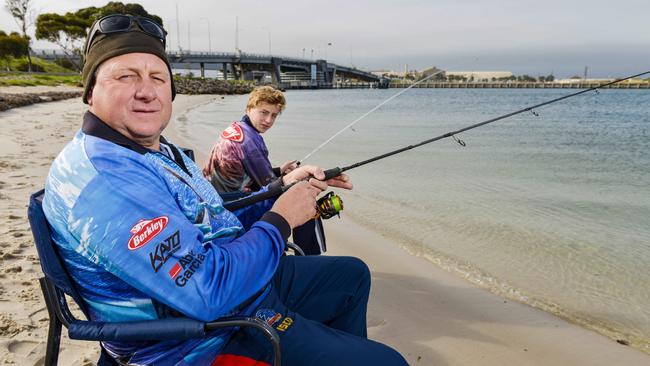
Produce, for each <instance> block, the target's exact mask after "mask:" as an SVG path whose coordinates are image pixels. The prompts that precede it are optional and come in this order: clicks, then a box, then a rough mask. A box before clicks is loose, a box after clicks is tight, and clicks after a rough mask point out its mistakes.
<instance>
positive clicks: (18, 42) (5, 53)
mask: <svg viewBox="0 0 650 366" xmlns="http://www.w3.org/2000/svg"><path fill="white" fill-rule="evenodd" d="M28 53H29V40H28V39H27V38H25V37H23V36H21V35H20V34H18V33H17V32H11V34H9V35H7V33H5V32H3V31H0V58H1V59H4V60H5V61H6V64H7V70H9V60H10V58H11V57H21V56H25V55H26V54H28Z"/></svg>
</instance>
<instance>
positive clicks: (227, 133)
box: [221, 122, 244, 142]
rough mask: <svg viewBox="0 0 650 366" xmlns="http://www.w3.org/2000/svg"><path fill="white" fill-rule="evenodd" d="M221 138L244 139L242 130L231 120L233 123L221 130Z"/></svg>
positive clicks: (237, 140)
mask: <svg viewBox="0 0 650 366" xmlns="http://www.w3.org/2000/svg"><path fill="white" fill-rule="evenodd" d="M221 138H222V139H226V140H230V141H234V142H242V141H244V131H242V129H241V127H239V125H238V124H237V123H234V122H233V124H231V125H230V126H228V128H226V129H225V130H223V132H222V133H221Z"/></svg>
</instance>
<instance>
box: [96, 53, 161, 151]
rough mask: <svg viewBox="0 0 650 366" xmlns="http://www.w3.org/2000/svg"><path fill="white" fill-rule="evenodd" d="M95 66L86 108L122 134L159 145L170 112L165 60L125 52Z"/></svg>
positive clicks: (146, 54)
mask: <svg viewBox="0 0 650 366" xmlns="http://www.w3.org/2000/svg"><path fill="white" fill-rule="evenodd" d="M97 70H98V72H97V77H96V81H95V86H94V87H93V89H92V91H91V93H90V96H89V97H88V105H90V108H89V110H90V111H91V112H92V113H93V114H95V115H96V116H97V117H99V118H100V119H101V120H102V121H104V122H106V124H108V125H109V126H111V127H112V128H114V129H115V130H117V131H118V132H119V133H121V134H122V135H124V136H126V137H128V138H130V139H131V140H133V141H135V142H137V143H139V144H140V145H142V146H144V147H148V148H151V149H159V146H160V145H159V143H160V134H161V133H162V131H163V130H164V129H165V127H166V126H167V123H169V118H170V116H171V112H172V90H171V80H170V75H169V69H168V68H167V65H166V64H165V62H164V61H163V60H161V59H160V58H159V57H158V56H155V55H152V54H150V53H127V54H125V55H120V56H116V57H113V58H110V59H108V60H106V61H104V62H103V63H102V64H101V65H100V66H99V68H98V69H97Z"/></svg>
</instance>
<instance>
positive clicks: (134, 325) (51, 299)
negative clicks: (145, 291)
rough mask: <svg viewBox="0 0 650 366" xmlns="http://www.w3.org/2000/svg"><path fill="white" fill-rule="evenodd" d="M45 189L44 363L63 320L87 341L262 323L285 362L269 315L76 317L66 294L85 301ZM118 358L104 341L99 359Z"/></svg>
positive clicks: (38, 209)
mask: <svg viewBox="0 0 650 366" xmlns="http://www.w3.org/2000/svg"><path fill="white" fill-rule="evenodd" d="M44 193H45V190H40V191H39V192H36V193H34V194H33V195H32V196H31V197H30V200H29V209H28V216H29V224H30V226H31V228H32V234H33V235H34V242H35V244H36V249H37V250H38V256H39V258H40V261H41V268H42V269H43V273H44V274H45V276H44V277H42V278H40V279H39V281H40V283H41V289H42V290H43V297H44V298H45V303H46V305H47V311H48V313H49V317H50V327H49V331H48V337H47V350H46V354H45V365H46V366H50V365H53V366H56V364H57V362H58V355H59V346H60V340H61V326H62V325H63V326H65V327H66V328H68V336H69V337H70V339H77V340H86V341H161V340H169V339H176V340H179V339H180V340H182V339H190V338H201V337H205V336H206V334H207V333H208V332H210V331H212V330H215V329H217V328H224V327H253V328H257V329H259V330H260V331H261V332H262V333H263V334H264V335H265V336H266V338H267V339H268V340H269V341H270V342H271V344H272V346H273V352H274V358H273V364H274V365H280V364H281V362H280V359H281V355H280V339H279V337H278V335H277V333H276V332H275V330H274V329H273V328H272V327H270V326H269V325H268V324H267V323H265V322H264V321H261V320H259V319H257V318H251V317H232V318H223V319H220V320H219V321H215V322H201V321H198V320H194V319H189V318H167V319H159V320H148V321H138V322H110V323H106V322H94V321H86V320H79V319H76V318H75V317H74V315H73V314H72V312H71V311H70V309H69V308H68V303H67V300H66V295H67V296H70V297H71V298H72V299H73V300H74V301H75V302H76V303H77V305H78V306H79V307H80V308H81V310H82V311H83V313H84V315H85V316H86V318H88V312H87V309H86V307H85V305H84V304H85V303H84V301H83V299H82V298H81V296H80V295H79V293H78V292H77V290H76V288H75V285H74V283H73V281H72V279H71V278H70V275H69V274H68V272H67V270H66V269H65V266H64V265H63V261H62V259H61V257H60V256H59V253H58V250H57V247H56V245H55V244H54V242H53V241H52V237H51V231H50V227H49V224H48V222H47V220H46V218H45V214H44V213H43V195H44ZM116 364H117V363H116V362H115V361H114V360H113V359H112V358H111V357H110V356H108V354H107V353H106V351H105V350H104V348H103V347H102V354H101V357H100V359H99V362H98V365H116Z"/></svg>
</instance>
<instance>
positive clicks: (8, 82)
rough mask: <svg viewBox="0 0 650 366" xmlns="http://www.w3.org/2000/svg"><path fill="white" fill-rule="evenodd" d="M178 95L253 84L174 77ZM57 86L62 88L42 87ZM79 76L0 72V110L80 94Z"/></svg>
mask: <svg viewBox="0 0 650 366" xmlns="http://www.w3.org/2000/svg"><path fill="white" fill-rule="evenodd" d="M174 84H175V85H176V92H177V93H178V94H188V95H198V94H211V95H214V94H216V95H231V94H248V93H250V92H251V91H252V90H253V88H254V87H255V83H253V82H250V81H238V80H228V81H224V80H215V79H201V78H194V77H185V76H174ZM43 87H54V88H56V87H61V89H65V90H48V91H45V90H43ZM81 87H82V84H81V76H80V75H76V74H72V75H70V74H36V73H0V112H2V111H6V110H8V109H11V108H17V107H23V106H27V105H31V104H35V103H42V102H53V101H58V100H64V99H70V98H77V97H80V96H81V94H82V90H81Z"/></svg>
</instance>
